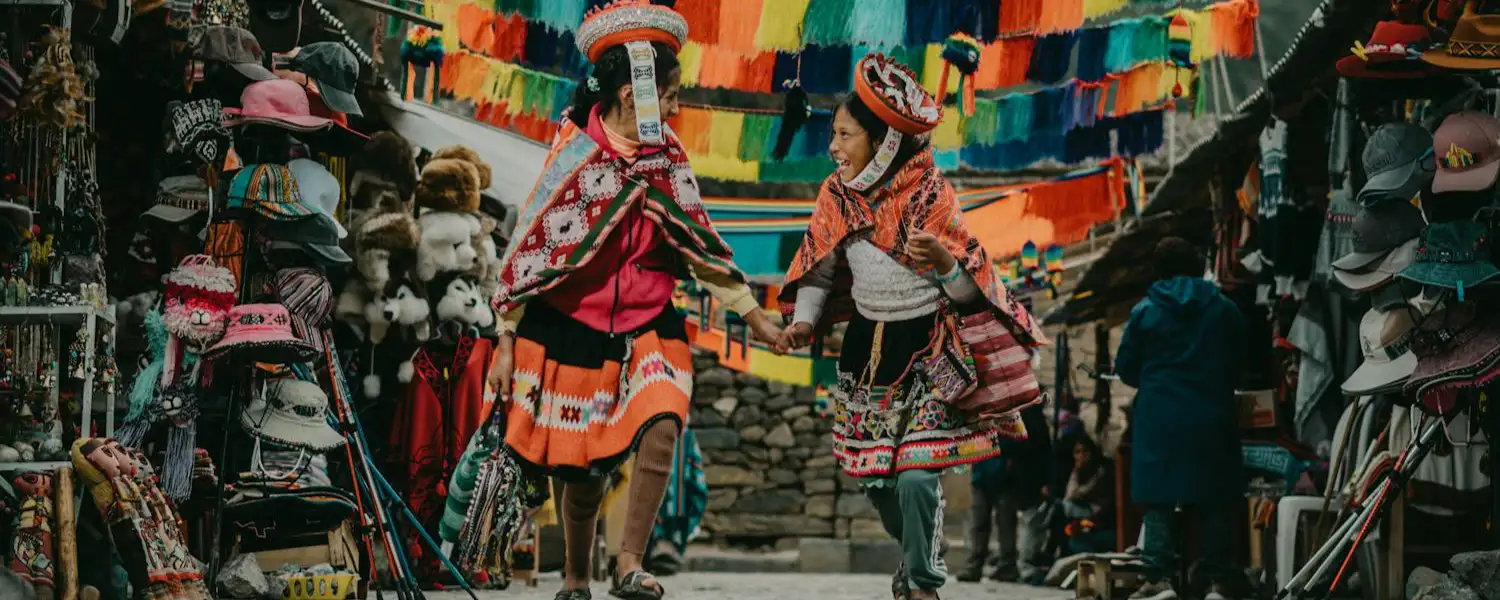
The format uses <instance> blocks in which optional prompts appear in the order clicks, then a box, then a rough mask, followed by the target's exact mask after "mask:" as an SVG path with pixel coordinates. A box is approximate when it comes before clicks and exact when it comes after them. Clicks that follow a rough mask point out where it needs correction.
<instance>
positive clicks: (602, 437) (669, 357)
mask: <svg viewBox="0 0 1500 600" xmlns="http://www.w3.org/2000/svg"><path fill="white" fill-rule="evenodd" d="M626 360H627V361H628V363H629V369H628V371H627V372H628V373H629V374H630V376H629V379H628V381H624V382H622V380H621V377H620V373H621V364H622V363H621V362H620V361H605V362H604V364H603V366H602V367H600V368H597V369H594V368H586V367H578V366H571V365H564V364H560V363H558V362H557V361H555V360H551V359H549V358H548V357H547V348H546V347H545V346H543V345H541V344H539V343H537V342H535V341H532V340H529V339H526V338H518V339H516V346H515V371H514V374H513V375H512V376H511V386H512V387H511V390H512V392H513V393H512V398H514V401H512V402H511V404H510V407H509V408H508V413H507V417H508V418H507V419H506V428H505V443H506V445H507V446H509V447H510V448H511V449H512V450H514V451H515V453H516V454H517V455H518V456H519V457H520V458H521V459H522V460H524V461H526V462H528V463H531V464H533V465H537V466H541V467H547V468H561V469H564V470H568V469H589V470H593V471H601V470H602V471H609V470H612V469H613V468H614V467H615V466H617V465H618V464H619V463H621V462H623V461H624V460H625V458H626V457H627V456H628V454H629V453H630V452H631V451H632V450H633V449H634V447H635V443H636V439H637V438H638V437H639V435H640V432H641V431H643V430H644V429H645V427H646V426H648V425H651V424H652V423H655V422H656V421H657V420H659V419H662V418H674V419H676V420H677V423H678V424H679V425H680V424H682V423H685V422H687V411H688V404H689V401H690V398H691V394H692V390H693V362H692V354H691V352H690V351H689V350H688V345H687V342H685V341H682V340H672V339H662V338H661V337H660V336H658V335H657V334H656V332H654V331H651V332H646V333H643V334H641V335H640V336H638V337H636V338H635V340H634V341H633V343H632V344H631V346H630V353H629V354H628V357H627V359H626ZM622 383H623V388H624V389H623V390H622V389H621V388H622ZM611 463H613V464H611Z"/></svg>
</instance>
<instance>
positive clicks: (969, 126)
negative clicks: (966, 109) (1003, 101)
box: [964, 98, 1000, 146]
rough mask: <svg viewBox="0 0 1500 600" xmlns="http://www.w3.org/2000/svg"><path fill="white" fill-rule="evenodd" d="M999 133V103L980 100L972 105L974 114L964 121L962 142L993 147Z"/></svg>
mask: <svg viewBox="0 0 1500 600" xmlns="http://www.w3.org/2000/svg"><path fill="white" fill-rule="evenodd" d="M999 133H1000V103H999V101H997V100H990V99H983V98H982V99H980V100H978V101H977V102H975V103H974V114H973V115H971V116H969V118H968V119H965V120H964V142H965V143H968V144H980V145H983V146H993V145H994V144H995V142H996V141H997V139H998V136H999Z"/></svg>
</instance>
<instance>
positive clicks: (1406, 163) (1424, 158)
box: [1356, 122, 1437, 206]
mask: <svg viewBox="0 0 1500 600" xmlns="http://www.w3.org/2000/svg"><path fill="white" fill-rule="evenodd" d="M1364 165H1365V175H1366V176H1367V178H1368V179H1367V180H1366V181H1365V186H1364V187H1363V188H1361V189H1360V190H1359V195H1358V196H1357V197H1356V200H1358V201H1359V203H1360V204H1363V205H1365V206H1370V205H1372V204H1375V203H1377V202H1380V201H1383V200H1410V199H1412V198H1413V197H1415V196H1416V195H1417V193H1419V192H1421V191H1422V188H1423V187H1426V185H1427V183H1428V182H1430V181H1432V177H1433V174H1434V172H1435V170H1436V168H1437V167H1436V160H1435V159H1434V158H1433V154H1432V134H1430V133H1427V130H1426V129H1423V128H1422V127H1421V126H1420V125H1416V124H1413V123H1406V122H1397V123H1388V124H1385V125H1382V126H1381V127H1380V128H1379V129H1376V130H1375V133H1374V135H1371V136H1370V141H1369V142H1368V143H1366V144H1365V151H1364Z"/></svg>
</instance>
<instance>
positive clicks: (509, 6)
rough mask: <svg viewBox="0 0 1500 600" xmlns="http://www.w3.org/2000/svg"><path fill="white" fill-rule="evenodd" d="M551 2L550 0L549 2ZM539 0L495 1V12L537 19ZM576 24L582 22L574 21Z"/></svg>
mask: <svg viewBox="0 0 1500 600" xmlns="http://www.w3.org/2000/svg"><path fill="white" fill-rule="evenodd" d="M548 1H550V0H548ZM537 2H538V0H495V12H496V13H497V14H502V15H508V14H520V15H521V16H523V17H526V18H528V19H531V18H534V17H536V12H537V11H536V3H537ZM574 22H575V23H578V22H581V21H574Z"/></svg>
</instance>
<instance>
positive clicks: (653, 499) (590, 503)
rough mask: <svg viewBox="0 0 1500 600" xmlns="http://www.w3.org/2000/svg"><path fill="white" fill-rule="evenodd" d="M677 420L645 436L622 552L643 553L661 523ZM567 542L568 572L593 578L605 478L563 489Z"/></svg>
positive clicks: (628, 495)
mask: <svg viewBox="0 0 1500 600" xmlns="http://www.w3.org/2000/svg"><path fill="white" fill-rule="evenodd" d="M677 428H678V425H677V422H675V421H671V420H667V419H663V420H660V421H657V422H656V423H654V424H652V425H651V427H650V429H647V430H646V432H645V434H644V435H642V436H641V443H640V446H639V447H638V448H637V449H636V454H635V468H634V469H633V470H632V471H631V472H630V489H629V490H628V491H627V493H626V495H625V501H626V502H627V503H628V504H626V517H625V539H622V540H620V552H628V553H631V554H636V555H641V554H645V553H646V542H647V540H648V539H649V538H650V537H651V529H652V527H654V526H655V525H656V511H657V510H658V509H660V508H661V499H662V496H663V495H665V494H666V493H667V478H668V477H671V476H672V455H673V452H674V451H675V450H676V448H677ZM562 500H563V501H562V521H563V539H564V540H565V541H564V544H565V545H566V550H567V558H566V563H565V566H564V568H565V570H566V571H565V573H566V575H567V576H568V577H570V578H572V579H583V580H587V579H588V578H589V565H590V563H591V562H592V561H591V560H590V557H591V555H592V552H593V549H594V529H595V527H596V524H597V523H598V521H599V505H600V504H602V503H603V502H604V479H603V478H594V479H589V480H587V481H572V482H568V483H566V484H564V485H563V491H562Z"/></svg>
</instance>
